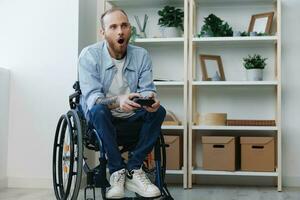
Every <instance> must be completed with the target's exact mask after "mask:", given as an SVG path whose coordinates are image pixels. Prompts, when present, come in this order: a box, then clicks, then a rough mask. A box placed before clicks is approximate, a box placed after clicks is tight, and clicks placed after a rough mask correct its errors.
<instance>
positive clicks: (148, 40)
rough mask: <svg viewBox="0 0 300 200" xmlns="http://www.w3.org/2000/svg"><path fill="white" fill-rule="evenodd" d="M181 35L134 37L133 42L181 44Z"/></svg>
mask: <svg viewBox="0 0 300 200" xmlns="http://www.w3.org/2000/svg"><path fill="white" fill-rule="evenodd" d="M183 42H184V38H183V37H173V38H136V39H135V41H134V43H136V44H145V45H146V44H159V45H162V43H167V44H183Z"/></svg>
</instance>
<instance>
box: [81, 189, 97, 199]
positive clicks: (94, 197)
mask: <svg viewBox="0 0 300 200" xmlns="http://www.w3.org/2000/svg"><path fill="white" fill-rule="evenodd" d="M87 190H92V191H93V198H87V197H86V192H87ZM84 200H96V195H95V187H94V186H86V187H85V189H84Z"/></svg>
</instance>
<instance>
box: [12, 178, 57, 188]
mask: <svg viewBox="0 0 300 200" xmlns="http://www.w3.org/2000/svg"><path fill="white" fill-rule="evenodd" d="M7 186H8V188H39V189H50V188H52V187H53V186H52V179H47V178H20V177H8V178H7Z"/></svg>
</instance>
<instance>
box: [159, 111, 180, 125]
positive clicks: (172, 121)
mask: <svg viewBox="0 0 300 200" xmlns="http://www.w3.org/2000/svg"><path fill="white" fill-rule="evenodd" d="M163 125H175V126H178V125H181V121H179V119H178V118H177V117H176V115H175V114H174V113H173V112H172V111H170V110H167V114H166V117H165V119H164V122H163Z"/></svg>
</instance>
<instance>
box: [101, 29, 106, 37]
mask: <svg viewBox="0 0 300 200" xmlns="http://www.w3.org/2000/svg"><path fill="white" fill-rule="evenodd" d="M104 34H105V31H104V30H103V28H101V29H100V35H102V36H104Z"/></svg>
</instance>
